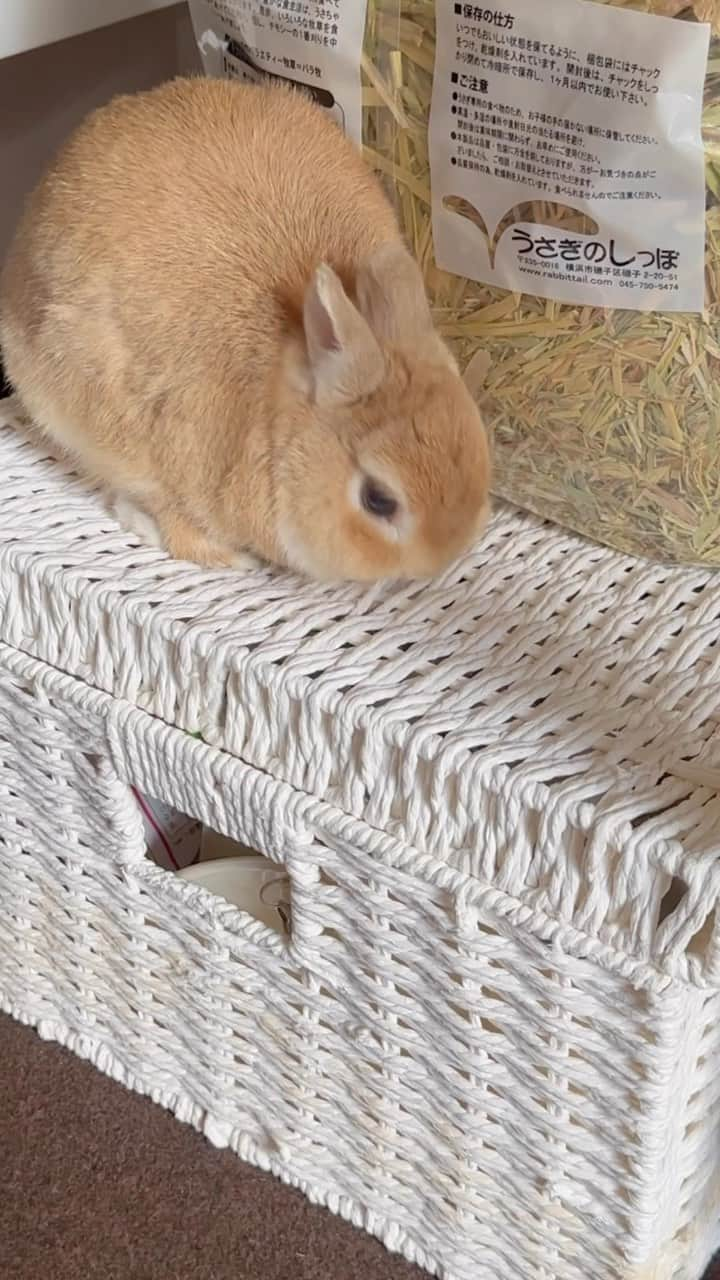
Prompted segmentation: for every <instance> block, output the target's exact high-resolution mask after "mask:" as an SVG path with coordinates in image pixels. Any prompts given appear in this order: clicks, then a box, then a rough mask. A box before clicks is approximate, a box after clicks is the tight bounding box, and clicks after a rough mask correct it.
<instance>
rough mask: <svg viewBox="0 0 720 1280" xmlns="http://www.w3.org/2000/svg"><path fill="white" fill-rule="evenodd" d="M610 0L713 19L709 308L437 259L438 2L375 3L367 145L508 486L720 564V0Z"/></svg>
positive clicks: (369, 37) (544, 510)
mask: <svg viewBox="0 0 720 1280" xmlns="http://www.w3.org/2000/svg"><path fill="white" fill-rule="evenodd" d="M596 2H597V3H609V4H614V5H615V6H616V7H626V8H632V9H636V10H641V11H644V12H650V13H655V14H665V15H668V16H673V17H674V16H677V17H682V18H683V19H686V20H689V21H693V20H694V19H695V16H696V15H697V16H698V17H699V18H700V19H701V20H703V21H712V22H713V33H714V34H713V40H712V44H711V52H710V61H709V65H708V75H707V80H706V90H705V108H704V114H703V137H704V142H705V158H706V180H707V214H706V224H707V237H706V311H705V313H704V315H703V316H692V315H683V314H679V313H676V314H670V313H640V312H633V311H619V310H618V311H609V310H601V309H596V308H593V307H580V306H575V305H565V304H561V303H557V302H552V301H547V300H545V299H542V298H534V297H532V296H531V295H528V294H522V295H520V294H513V293H508V292H507V291H504V290H500V289H496V288H491V287H489V286H486V285H482V284H477V283H475V282H474V281H471V280H464V279H460V278H459V277H457V276H452V275H448V274H446V273H445V272H442V271H440V270H438V268H437V267H436V266H435V264H434V260H433V250H432V230H431V224H430V169H429V159H428V140H427V128H428V116H429V110H430V99H431V92H432V73H433V66H434V57H435V4H434V0H370V2H369V14H368V24H367V33H366V46H365V50H366V51H365V57H364V63H363V66H364V74H363V86H364V87H363V103H364V141H365V149H366V154H367V157H368V160H369V161H370V163H371V164H372V165H373V167H374V168H375V169H377V170H378V171H379V172H380V173H382V174H384V175H385V176H386V177H388V178H389V179H391V180H392V183H393V185H394V188H395V192H396V196H397V201H398V205H399V209H400V215H401V219H402V222H403V225H404V228H405V231H406V234H407V236H408V239H409V240H410V242H411V244H412V246H413V248H414V251H415V253H416V256H417V258H418V260H419V261H420V263H421V264H422V267H423V270H424V273H425V279H426V282H427V285H428V290H429V293H430V296H431V298H432V301H433V306H434V312H435V316H436V320H437V323H438V327H439V328H440V330H441V331H442V333H443V334H444V335H445V336H446V337H447V339H448V340H449V342H450V343H451V345H452V347H453V349H454V350H455V353H456V355H457V356H458V358H459V360H460V363H461V366H462V367H463V369H465V368H466V367H467V366H468V365H470V364H471V362H472V367H471V369H470V371H469V372H470V381H471V382H472V389H473V392H474V394H477V395H478V399H479V402H480V404H481V406H482V408H483V411H484V413H485V416H486V419H487V421H488V423H489V424H490V425H491V427H492V430H493V435H494V444H495V465H496V485H495V488H496V492H498V493H499V494H500V495H502V496H505V497H508V498H510V499H512V500H513V501H515V502H518V503H520V504H521V505H523V506H525V507H527V508H529V509H531V510H533V511H536V512H537V513H538V514H540V515H543V516H548V517H549V518H551V519H553V520H555V521H557V522H558V523H560V524H563V525H566V526H567V527H569V528H572V529H575V530H577V531H578V532H580V533H584V534H587V535H589V536H590V537H593V538H595V539H598V540H600V541H603V542H606V543H608V544H610V545H612V546H614V547H616V548H618V549H620V550H623V551H630V552H633V553H637V554H641V555H647V556H650V557H653V558H656V559H660V560H667V561H678V562H694V563H704V564H706V565H717V566H720V439H719V435H720V412H719V410H720V390H719V387H718V374H719V373H720V327H719V325H718V315H719V312H718V300H719V295H720V38H719V37H720V0H696V2H695V4H694V9H693V6H691V5H689V4H688V3H687V0H682V2H681V0H596ZM533 217H534V220H536V221H547V220H548V219H550V220H551V222H552V224H553V225H560V226H562V228H563V229H567V230H571V229H573V224H572V223H571V221H570V219H569V211H567V210H566V211H564V212H562V211H560V207H557V208H555V207H552V206H547V205H545V206H543V205H537V206H535V209H534V214H533ZM575 229H576V228H575ZM479 352H480V353H482V355H481V356H479V355H478V353H479ZM483 379H484V385H481V384H482V383H483Z"/></svg>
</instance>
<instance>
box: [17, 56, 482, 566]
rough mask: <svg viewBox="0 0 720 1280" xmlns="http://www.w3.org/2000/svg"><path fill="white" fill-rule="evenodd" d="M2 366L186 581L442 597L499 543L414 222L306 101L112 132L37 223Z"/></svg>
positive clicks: (61, 166) (201, 93) (137, 105)
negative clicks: (455, 571) (427, 585)
mask: <svg viewBox="0 0 720 1280" xmlns="http://www.w3.org/2000/svg"><path fill="white" fill-rule="evenodd" d="M0 342H1V344H2V350H3V356H4V359H5V363H6V368H7V373H8V376H9V379H10V381H11V383H12V384H13V386H14V388H15V390H16V392H17V394H18V397H19V400H20V402H21V403H22V405H23V406H24V408H25V410H26V412H27V413H28V415H29V416H30V417H32V418H33V419H34V421H35V422H36V424H37V425H38V426H39V427H40V429H41V430H42V431H44V432H45V433H46V434H47V436H49V437H50V438H51V439H52V440H53V441H54V442H55V443H56V444H57V445H59V446H61V448H62V450H63V451H64V452H65V453H66V454H68V455H69V456H70V457H71V458H72V459H73V461H74V463H75V464H76V465H77V466H78V467H79V469H80V470H81V471H82V472H84V473H85V474H86V475H87V476H88V477H89V478H91V479H92V480H93V481H95V482H99V483H100V484H101V485H102V486H104V488H105V489H106V491H107V492H108V494H109V495H110V496H111V497H112V498H113V499H114V502H115V510H116V512H117V514H118V516H119V517H120V519H121V521H122V522H124V523H125V524H126V525H127V526H128V527H129V528H130V529H131V530H133V531H134V532H135V533H136V534H137V535H139V536H140V537H141V538H144V539H146V540H147V541H150V542H154V543H156V544H157V545H161V546H163V547H164V548H165V549H166V550H167V551H168V552H169V553H170V554H171V555H172V556H174V557H176V558H178V559H181V560H188V561H194V562H197V563H198V564H201V565H207V566H215V567H224V566H235V567H237V568H248V567H250V566H252V565H254V564H257V563H258V562H270V563H274V564H277V565H280V566H284V567H286V568H289V569H291V570H295V571H297V572H299V573H301V574H304V575H308V576H310V577H313V578H317V579H321V580H343V579H349V580H357V581H361V582H363V581H364V582H370V581H374V580H379V579H384V578H403V579H407V578H418V577H419V578H426V577H430V576H432V575H434V574H436V573H438V572H440V571H441V570H442V569H443V568H444V567H446V566H447V565H448V564H449V563H451V562H452V561H453V560H454V559H455V558H456V557H458V556H459V555H460V554H461V553H462V552H463V551H465V550H466V548H467V547H468V546H469V544H471V543H472V542H473V540H474V539H476V538H477V537H478V536H479V535H480V534H481V532H482V530H483V528H484V526H485V523H486V521H487V517H488V505H489V504H488V485H489V476H490V459H489V451H488V440H487V436H486V432H485V429H484V426H483V422H482V419H481V416H480V413H479V411H478V409H477V407H476V405H475V403H474V401H473V399H472V397H471V396H470V394H469V392H468V391H467V390H466V388H465V387H464V385H463V382H462V380H461V377H460V376H459V373H458V369H457V366H456V364H455V361H454V359H453V357H452V355H451V354H450V352H449V350H448V348H447V347H446V346H445V344H444V343H443V342H442V340H441V339H440V337H439V336H438V334H437V333H436V332H435V330H434V328H433V324H432V318H431V314H430V309H429V306H428V302H427V299H426V295H425V291H424V288H423V281H422V276H421V272H420V270H419V268H418V266H417V264H416V263H415V261H414V259H413V258H412V256H411V254H410V253H409V251H408V249H407V248H406V246H405V244H404V241H403V239H402V236H401V233H400V230H399V226H398V223H397V219H396V216H395V213H394V211H393V208H392V205H391V203H390V201H389V200H388V199H387V197H386V195H385V194H384V192H383V189H382V186H381V184H380V182H379V180H378V179H377V178H376V176H375V175H374V174H373V173H372V172H371V171H370V169H369V168H368V167H367V165H366V163H365V161H364V159H363V157H362V156H361V153H360V151H359V150H358V149H357V148H356V147H355V145H354V144H353V143H352V142H350V141H349V140H348V139H347V138H345V137H344V136H343V134H342V132H341V131H340V129H339V128H338V127H337V126H336V125H335V124H334V122H332V121H331V120H330V119H329V118H328V117H327V116H326V115H325V114H324V113H323V112H322V110H321V108H320V107H318V106H316V105H315V104H313V103H312V102H311V101H310V100H309V99H308V98H307V97H306V96H304V95H302V94H301V93H300V92H298V91H296V90H293V89H287V88H283V87H266V86H249V85H241V84H238V83H233V82H232V81H227V80H219V79H202V78H200V77H198V78H188V79H178V80H174V81H171V82H169V83H167V84H164V85H161V86H160V87H158V88H156V89H152V90H150V91H148V92H143V93H139V94H137V95H132V96H121V97H118V98H115V99H114V100H112V101H111V102H110V103H109V104H107V105H106V106H103V107H101V108H100V109H99V110H96V111H95V112H93V113H92V114H91V115H90V116H89V117H88V118H87V119H86V120H85V122H84V123H83V124H81V125H80V127H79V129H78V130H77V132H76V133H75V134H74V135H72V136H71V138H70V140H69V141H68V142H67V143H66V144H65V146H64V148H63V149H62V150H61V152H60V154H59V156H58V158H57V159H56V161H55V163H54V165H53V166H52V167H51V168H50V170H49V172H48V173H47V175H46V176H45V177H44V179H43V180H42V181H41V182H40V184H39V186H38V187H37V189H36V190H35V191H34V192H33V193H32V195H31V196H30V198H29V201H28V204H27V207H26V210H25V213H24V216H23V217H22V219H21V221H20V224H19V227H18V229H17V231H16V234H15V237H14V241H13V243H12V245H11V248H10V252H9V256H8V258H7V260H6V263H5V266H4V269H3V273H2V279H1V282H0Z"/></svg>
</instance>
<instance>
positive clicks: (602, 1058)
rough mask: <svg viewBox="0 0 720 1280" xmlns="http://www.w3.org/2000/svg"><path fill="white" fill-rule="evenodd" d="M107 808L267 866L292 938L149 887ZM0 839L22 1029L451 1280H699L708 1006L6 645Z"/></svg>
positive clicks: (716, 1112) (687, 988)
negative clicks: (285, 900)
mask: <svg viewBox="0 0 720 1280" xmlns="http://www.w3.org/2000/svg"><path fill="white" fill-rule="evenodd" d="M131 786H137V787H139V788H141V789H142V790H144V791H146V792H147V793H149V794H152V795H156V796H159V797H161V798H162V799H164V800H166V801H168V802H170V803H172V804H174V805H175V806H177V807H178V808H180V809H182V810H183V811H184V812H187V813H192V814H193V815H194V816H196V817H198V818H200V819H201V820H202V821H204V822H206V823H208V824H209V825H211V826H212V827H214V828H215V829H217V830H218V831H221V832H222V833H223V834H226V835H229V836H231V837H234V838H236V839H239V840H242V841H243V842H245V843H247V844H250V845H252V846H253V847H255V848H258V849H259V850H261V851H262V852H263V853H265V854H267V855H268V856H269V857H271V858H273V859H274V860H276V861H277V862H278V863H279V864H282V866H283V867H284V868H285V870H286V872H287V874H288V875H289V877H290V881H291V886H292V935H291V937H290V938H289V939H287V940H286V939H284V938H282V937H281V936H280V935H279V934H276V933H275V932H273V931H272V930H270V929H267V928H266V927H265V926H264V925H262V924H261V923H259V922H258V921H255V920H253V919H252V918H251V917H249V916H247V915H245V914H244V913H243V912H242V911H239V910H238V909H237V908H235V907H232V906H230V905H228V904H226V903H224V902H222V901H221V900H219V899H216V898H214V897H213V896H211V895H210V894H208V893H207V892H206V891H205V890H203V889H200V888H197V887H195V886H193V885H190V884H188V883H185V882H184V881H182V880H179V879H177V878H175V877H173V875H172V874H171V873H167V872H165V871H162V870H160V869H158V868H157V867H155V866H153V865H152V864H151V863H150V862H149V861H148V860H147V858H146V856H145V848H144V842H143V833H142V825H141V821H140V818H139V815H138V811H137V807H136V805H135V803H134V800H133V798H132V793H131V790H130V788H131ZM0 820H1V825H0V1002H1V1003H2V1005H3V1006H4V1007H5V1008H6V1009H8V1010H9V1011H10V1012H12V1013H14V1014H15V1015H16V1016H18V1017H20V1018H22V1019H23V1020H26V1021H29V1022H32V1023H34V1024H36V1025H37V1026H38V1027H39V1029H40V1031H41V1033H42V1034H44V1035H46V1036H49V1037H52V1038H54V1039H57V1040H60V1041H61V1042H63V1043H65V1044H67V1045H68V1046H69V1047H71V1048H72V1049H74V1050H75V1052H78V1053H80V1054H82V1055H84V1056H86V1057H88V1058H90V1059H91V1060H92V1061H93V1062H94V1063H95V1064H96V1065H97V1066H98V1067H100V1068H101V1069H102V1070H104V1071H106V1072H108V1073H109V1074H111V1075H113V1076H114V1077H115V1078H117V1079H119V1080H121V1081H123V1082H124V1083H125V1084H127V1085H128V1086H130V1087H132V1088H135V1089H138V1090H140V1091H142V1092H144V1093H147V1094H149V1095H150V1096H151V1097H152V1098H154V1099H155V1100H156V1101H158V1102H160V1103H162V1104H163V1105H164V1106H167V1107H170V1108H171V1109H172V1110H173V1111H175V1113H176V1114H177V1115H178V1116H180V1117H181V1118H182V1119H184V1120H186V1121H189V1122H190V1123H192V1124H193V1125H195V1126H196V1127H197V1128H200V1129H202V1130H204V1132H205V1133H206V1135H207V1136H208V1137H209V1138H210V1140H211V1141H213V1142H215V1143H217V1144H219V1145H229V1146H230V1147H232V1148H233V1149H234V1150H236V1151H237V1152H238V1153H239V1154H240V1155H241V1156H243V1157H244V1158H247V1159H250V1160H252V1161H254V1162H255V1163H257V1164H259V1165H261V1166H262V1167H264V1168H267V1169H271V1170H272V1171H273V1172H275V1173H276V1174H278V1175H279V1176H281V1177H283V1178H285V1179H286V1180H288V1181H291V1182H293V1183H295V1184H297V1185H300V1186H301V1187H302V1188H303V1189H304V1190H305V1191H306V1193H307V1194H309V1195H311V1196H312V1197H313V1198H314V1199H316V1200H319V1201H321V1202H323V1203H325V1204H327V1205H329V1207H331V1208H332V1209H334V1210H335V1211H338V1212H341V1213H343V1214H344V1215H346V1216H348V1217H351V1218H352V1220H353V1221H355V1222H356V1223H357V1224H358V1225H362V1226H365V1227H366V1228H367V1229H369V1230H371V1231H373V1232H375V1233H376V1234H378V1235H380V1236H381V1237H382V1238H383V1239H384V1240H385V1241H386V1243H388V1244H389V1245H390V1246H391V1247H393V1248H397V1249H401V1250H402V1251H403V1252H404V1253H405V1254H406V1256H408V1257H411V1258H415V1259H416V1260H417V1261H419V1262H420V1263H422V1264H423V1265H425V1266H426V1267H428V1268H429V1269H431V1270H436V1271H442V1273H443V1274H445V1275H447V1276H448V1277H450V1278H451V1280H490V1277H493V1280H495V1277H508V1280H509V1278H510V1277H512V1278H513V1280H515V1278H516V1277H517V1275H519V1274H520V1275H528V1276H529V1275H545V1276H547V1277H552V1278H553V1280H581V1278H582V1280H588V1278H591V1280H619V1278H620V1277H626V1276H627V1277H633V1278H636V1280H640V1277H641V1276H642V1277H645V1276H648V1277H649V1276H651V1275H652V1276H654V1277H656V1280H670V1278H671V1277H672V1280H697V1276H698V1275H699V1274H700V1271H701V1269H702V1265H703V1264H704V1262H705V1261H706V1259H707V1257H708V1256H709V1253H710V1251H711V1249H712V1247H713V1245H714V1243H715V1242H716V1237H717V1231H716V1226H717V1217H718V1214H717V1205H716V1204H715V1202H714V1201H713V1198H712V1197H713V1194H714V1193H713V1191H712V1188H713V1186H716V1185H717V1173H718V1169H717V1164H718V1157H717V1152H718V1150H719V1149H720V1142H719V1141H718V1138H719V1124H720V1106H719V1094H720V1091H719V1090H718V1088H717V1086H716V1085H715V1084H714V1078H715V1074H716V1073H715V1072H713V1071H712V1070H711V1066H712V1059H713V1055H715V1054H717V1050H718V1047H719V1046H718V1043H717V1042H718V1029H717V1028H718V1022H719V1021H720V1020H719V1019H718V1016H717V1015H718V1012H719V1011H720V1010H719V1009H718V996H717V993H716V992H715V991H714V990H708V989H705V988H704V987H702V986H700V985H697V986H693V985H691V984H689V983H681V982H676V981H673V980H671V979H670V978H669V977H667V976H666V975H663V974H662V973H660V972H658V971H655V970H653V969H652V968H651V966H649V965H641V964H640V963H637V962H635V961H633V960H631V959H628V958H627V957H626V956H623V955H621V954H614V953H613V952H611V951H610V950H609V949H608V948H606V947H600V946H599V945H593V944H592V943H591V942H590V941H589V940H588V939H587V938H585V937H583V936H582V935H581V934H580V933H578V932H577V931H575V930H573V929H571V928H570V927H562V928H560V927H558V926H557V924H556V923H554V922H553V921H551V920H550V919H545V918H543V917H540V916H539V915H533V914H532V913H531V912H530V911H529V910H528V908H527V906H525V905H522V904H520V903H518V902H517V901H515V900H513V899H512V898H511V897H509V896H508V895H507V894H505V893H502V892H500V890H498V889H497V888H496V887H494V886H493V885H489V884H482V883H480V882H479V881H477V880H474V879H473V878H471V877H469V876H466V875H465V874H463V873H461V872H458V871H456V870H453V869H451V868H449V867H448V866H446V865H445V864H443V863H441V862H439V861H437V860H435V859H433V858H430V857H427V856H425V855H423V854H421V853H419V852H418V851H416V850H414V849H412V848H410V847H408V846H406V845H402V844H400V843H398V842H397V841H395V840H393V839H391V838H390V837H389V836H386V835H384V834H383V833H380V832H377V831H375V830H373V829H372V828H370V827H368V826H367V825H366V824H365V823H362V822H359V821H356V820H355V819H352V818H349V817H348V816H347V815H345V814H343V813H341V812H340V811H339V810H337V809H334V808H332V807H331V806H329V805H326V804H324V803H322V802H320V801H317V800H315V799H314V798H311V797H308V796H306V795H304V794H302V793H300V792H298V791H296V790H294V789H293V788H291V787H290V786H289V785H287V784H285V783H282V782H278V781H277V780H275V779H273V778H270V777H268V776H267V775H265V774H262V773H259V772H258V771H257V770H255V769H253V768H250V767H249V766H247V765H245V764H243V763H242V762H241V761H239V760H237V759H236V758H233V757H231V756H229V755H227V754H225V753H223V752H221V751H219V750H217V749H215V748H213V747H210V746H207V745H205V744H204V743H202V742H200V741H198V740H197V739H194V738H192V737H190V736H189V735H188V734H186V733H184V732H183V731H181V730H178V729H175V728H172V727H170V726H168V725H166V724H164V723H162V722H160V721H158V720H155V719H153V718H152V717H150V716H149V715H147V714H146V713H145V712H143V711H141V710H138V709H137V708H136V707H132V706H131V705H130V704H128V703H125V702H122V701H120V700H117V699H113V698H111V697H110V696H109V695H107V694H104V693H101V692H98V691H95V690H89V689H88V688H86V687H85V686H84V685H82V684H81V683H80V682H78V681H76V680H74V679H72V678H70V677H67V676H64V675H61V674H59V673H58V672H56V671H55V670H54V669H52V668H49V667H47V666H45V665H43V664H41V663H39V662H37V661H35V660H34V659H29V658H27V657H25V656H24V655H21V654H19V653H18V652H16V651H15V650H11V649H8V648H7V647H3V646H0ZM714 1179H715V1181H714Z"/></svg>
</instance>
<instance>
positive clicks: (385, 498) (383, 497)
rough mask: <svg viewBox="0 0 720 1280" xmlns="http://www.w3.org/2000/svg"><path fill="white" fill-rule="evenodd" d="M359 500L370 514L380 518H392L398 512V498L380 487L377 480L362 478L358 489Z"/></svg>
mask: <svg viewBox="0 0 720 1280" xmlns="http://www.w3.org/2000/svg"><path fill="white" fill-rule="evenodd" d="M360 501H361V502H362V505H363V507H364V508H365V510H366V511H367V512H368V513H369V514H370V515H371V516H378V517H379V519H381V520H392V518H393V516H396V515H397V512H398V506H399V503H398V500H397V498H393V496H392V494H391V493H388V492H387V491H386V490H385V489H382V488H381V487H380V485H379V484H378V483H377V480H364V481H363V487H362V489H361V491H360Z"/></svg>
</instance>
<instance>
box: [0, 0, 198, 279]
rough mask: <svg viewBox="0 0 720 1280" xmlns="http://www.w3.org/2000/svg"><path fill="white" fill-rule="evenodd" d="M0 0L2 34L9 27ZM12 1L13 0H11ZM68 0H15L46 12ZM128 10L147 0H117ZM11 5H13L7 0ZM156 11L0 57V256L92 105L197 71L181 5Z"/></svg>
mask: <svg viewBox="0 0 720 1280" xmlns="http://www.w3.org/2000/svg"><path fill="white" fill-rule="evenodd" d="M8 3H9V0H0V15H1V16H0V31H2V29H3V27H4V28H5V30H6V31H7V30H9V27H8V24H7V13H6V6H7V5H8ZM13 3H14V0H13ZM66 3H67V0H37V2H36V0H18V4H21V5H22V6H23V7H25V6H26V7H27V8H28V10H30V9H38V8H40V7H42V8H43V10H45V11H48V10H52V9H54V8H55V6H58V8H59V7H61V6H62V5H63V4H66ZM70 3H71V5H72V6H74V7H75V9H76V11H77V12H76V17H77V16H78V15H79V13H80V10H81V9H82V8H85V9H86V10H87V11H88V12H89V10H90V9H91V8H92V9H93V10H97V9H100V10H101V11H102V13H103V15H105V14H106V13H107V12H108V11H109V10H110V9H111V8H112V9H114V10H116V11H117V10H118V8H119V7H120V3H121V0H87V3H85V4H84V5H83V4H80V3H77V4H76V3H75V0H70ZM122 4H124V7H125V8H127V9H128V10H129V9H130V8H131V7H132V6H133V5H134V7H135V8H136V9H137V8H139V7H143V8H147V7H148V3H147V0H122ZM10 7H11V8H12V4H11V5H10ZM154 9H155V10H156V11H155V12H149V13H146V14H145V15H144V16H142V17H137V18H132V19H130V20H129V21H125V22H122V23H120V24H118V25H115V26H102V27H100V28H99V29H98V30H94V31H90V32H89V33H87V34H85V35H79V36H75V37H73V38H72V39H68V40H62V41H60V42H59V43H54V44H48V45H45V46H44V47H42V48H35V49H32V50H30V51H29V52H26V53H20V54H17V55H16V56H15V57H12V58H5V59H3V60H1V61H0V193H2V194H1V195H0V260H1V259H2V257H3V256H4V254H5V251H6V249H7V245H8V242H9V239H10V236H11V234H12V229H13V227H14V225H15V223H16V221H17V218H18V216H19V214H20V210H21V208H22V203H23V200H24V197H25V194H26V193H27V192H28V191H29V190H30V189H31V188H32V187H33V186H34V185H35V183H36V182H37V180H38V178H39V177H40V175H41V174H42V171H43V169H44V168H45V166H46V165H47V164H48V162H49V160H50V158H51V156H52V155H53V152H54V151H55V150H56V148H57V147H58V146H59V144H60V143H61V142H62V141H63V139H64V138H65V137H67V135H68V133H69V132H70V131H71V130H72V129H73V128H74V127H75V125H76V124H78V123H79V122H80V120H81V119H82V117H83V116H84V115H85V114H86V113H87V112H88V111H90V110H91V109H92V108H93V107H95V106H99V105H100V104H101V103H103V102H106V101H107V100H108V99H109V98H111V97H112V96H113V95H114V94H116V93H129V92H133V91H135V90H137V89H145V88H150V87H151V86H152V85H154V84H159V83H160V82H161V81H162V80H167V79H170V78H171V77H172V76H175V75H177V74H178V73H180V72H183V71H191V70H198V69H199V59H198V55H197V50H196V46H195V41H194V38H193V34H192V27H191V24H190V18H189V14H188V10H187V6H186V5H185V4H174V5H168V4H165V3H159V2H157V0H156V3H155V4H154Z"/></svg>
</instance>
